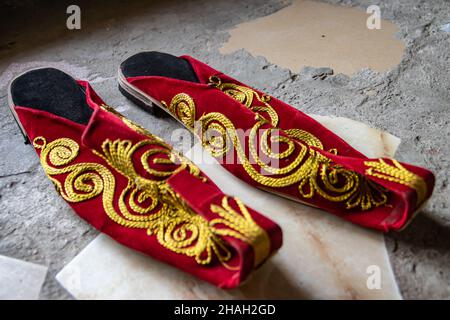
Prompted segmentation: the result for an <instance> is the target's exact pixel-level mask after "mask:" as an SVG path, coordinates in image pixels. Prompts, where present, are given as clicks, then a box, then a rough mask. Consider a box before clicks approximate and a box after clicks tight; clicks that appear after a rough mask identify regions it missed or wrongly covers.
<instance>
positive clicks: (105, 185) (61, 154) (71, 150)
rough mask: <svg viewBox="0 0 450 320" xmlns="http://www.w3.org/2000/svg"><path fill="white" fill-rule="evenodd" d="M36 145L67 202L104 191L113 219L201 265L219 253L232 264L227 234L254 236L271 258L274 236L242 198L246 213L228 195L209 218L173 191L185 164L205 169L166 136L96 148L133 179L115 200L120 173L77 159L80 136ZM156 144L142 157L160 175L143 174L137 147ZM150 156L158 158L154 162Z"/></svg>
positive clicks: (105, 204)
mask: <svg viewBox="0 0 450 320" xmlns="http://www.w3.org/2000/svg"><path fill="white" fill-rule="evenodd" d="M33 145H34V147H35V148H36V149H40V150H41V153H40V160H41V164H42V167H43V168H44V171H45V173H46V174H47V176H48V177H49V178H50V180H51V181H52V182H53V183H54V184H55V187H56V189H57V191H58V192H59V193H60V194H61V196H62V197H63V198H64V199H65V200H66V201H68V202H72V203H77V202H82V201H86V200H89V199H92V198H95V197H97V196H99V195H101V196H102V203H103V208H104V210H105V212H106V214H107V215H108V217H109V218H110V219H111V220H113V221H114V222H116V223H117V224H119V225H122V226H124V227H129V228H140V229H146V230H147V233H148V235H155V236H156V238H157V240H158V242H159V243H160V244H161V245H162V246H164V247H165V248H167V249H169V250H171V251H173V252H176V253H179V254H184V255H187V256H189V257H194V258H195V260H196V262H197V263H199V264H201V265H207V264H209V263H211V261H212V259H213V256H216V257H217V259H218V260H219V262H220V263H222V264H223V265H224V266H226V267H228V268H230V267H229V266H228V265H227V264H226V262H227V261H229V260H230V259H231V257H232V252H231V251H230V248H229V247H228V246H227V245H226V243H225V242H224V241H223V240H222V239H221V238H220V237H221V236H222V235H228V236H231V237H236V238H237V239H240V240H242V241H245V242H247V241H250V242H247V243H249V244H250V245H252V246H253V248H254V250H255V255H257V254H260V255H257V257H258V259H265V258H267V256H268V254H269V251H267V250H266V249H265V248H267V247H268V246H270V241H269V239H268V237H267V238H264V235H265V231H264V230H263V229H262V228H260V227H259V226H258V225H256V224H255V222H254V221H253V220H252V219H251V217H250V216H249V214H248V211H247V209H246V208H245V207H244V206H243V204H242V203H241V202H240V201H239V200H235V201H236V203H237V204H238V206H239V209H240V211H241V214H242V215H241V214H239V213H238V212H236V211H233V210H231V211H230V210H229V209H230V208H229V207H227V204H228V202H227V200H225V199H224V200H223V201H222V206H223V207H224V208H223V210H225V211H226V212H227V214H226V215H224V211H223V210H221V209H218V207H217V206H214V207H213V206H212V207H211V210H212V211H213V212H217V213H218V215H219V216H220V218H216V219H213V220H211V221H208V220H206V219H205V218H203V217H202V216H200V215H198V214H196V213H195V212H194V211H193V210H192V209H191V208H190V207H189V206H188V205H187V204H186V203H185V202H184V201H183V200H182V199H181V198H180V197H179V196H178V195H177V194H176V193H175V192H174V191H173V190H172V188H171V187H170V186H169V185H168V184H167V182H166V180H164V179H163V178H166V177H168V176H170V175H172V174H174V173H176V172H178V170H183V169H187V170H189V171H190V172H191V174H193V175H196V176H199V174H200V171H199V169H198V168H197V167H195V166H191V165H190V163H189V162H188V161H184V158H183V157H182V156H180V155H178V154H176V153H174V152H173V150H172V149H171V148H170V147H169V146H168V145H166V144H165V143H164V142H162V141H161V140H160V139H156V138H155V139H147V140H142V141H140V142H138V143H136V144H132V143H131V141H127V140H115V141H110V140H106V141H105V142H104V143H103V145H102V152H101V153H99V152H96V151H94V153H95V154H97V155H98V156H100V157H101V158H103V159H104V160H105V161H106V162H107V163H108V164H109V165H110V166H111V167H113V168H114V169H115V170H117V171H118V172H119V173H120V174H121V175H123V176H124V177H126V178H127V179H128V184H127V186H126V187H125V189H124V190H123V191H122V192H121V194H120V196H119V198H118V200H115V199H114V195H115V192H116V181H115V177H114V175H113V174H112V173H111V171H110V170H109V169H108V168H107V167H106V166H104V165H102V164H99V163H88V162H85V163H76V164H71V163H72V162H73V161H74V160H75V158H76V157H77V156H78V154H79V145H78V144H77V143H76V142H75V141H74V140H72V139H69V138H61V139H57V140H54V141H52V142H47V141H46V139H45V138H44V137H37V138H35V139H34V141H33ZM150 145H152V146H154V147H156V148H154V149H149V150H146V151H145V152H144V153H142V155H141V156H140V158H141V164H142V165H143V167H144V168H145V170H146V171H147V173H148V174H149V175H150V176H153V177H155V179H151V178H146V177H142V176H140V175H139V174H138V173H137V172H136V170H135V167H134V165H133V155H134V154H135V152H136V151H137V150H138V149H141V148H143V147H145V146H150ZM180 157H181V158H180ZM150 158H152V159H153V160H152V161H149V160H150ZM175 160H177V161H175ZM151 163H154V164H168V165H172V166H174V165H175V163H178V167H177V168H176V169H173V170H164V171H162V170H160V169H156V168H151ZM62 174H63V175H66V177H65V180H64V182H63V183H61V182H59V181H58V180H57V179H56V178H54V176H57V175H62ZM115 201H117V203H116V204H115ZM116 206H117V207H118V209H119V212H117V210H116ZM219 225H220V226H221V227H219ZM261 239H263V240H264V241H261ZM267 241H269V242H267ZM261 252H262V253H261ZM258 261H260V260H258ZM256 262H257V261H256V260H255V265H256Z"/></svg>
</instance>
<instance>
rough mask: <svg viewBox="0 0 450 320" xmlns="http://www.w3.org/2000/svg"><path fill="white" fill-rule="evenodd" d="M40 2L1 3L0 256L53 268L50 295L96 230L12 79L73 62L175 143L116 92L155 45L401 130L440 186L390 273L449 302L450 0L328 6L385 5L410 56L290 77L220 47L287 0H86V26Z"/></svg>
mask: <svg viewBox="0 0 450 320" xmlns="http://www.w3.org/2000/svg"><path fill="white" fill-rule="evenodd" d="M37 2H38V1H31V0H29V1H3V2H2V4H1V5H0V15H1V17H0V27H1V30H2V31H1V34H0V71H1V72H2V73H1V75H0V136H1V141H0V153H1V155H2V157H1V159H0V254H3V255H7V256H12V257H15V258H19V259H24V260H27V261H30V262H36V263H39V264H44V265H49V268H50V269H49V270H50V271H49V274H48V277H47V281H46V283H45V285H44V288H43V290H42V292H41V298H43V299H48V298H56V299H65V298H70V295H69V294H68V293H67V292H65V290H64V289H62V288H61V287H60V286H59V284H58V283H57V282H56V280H54V276H55V274H56V273H57V272H58V271H59V270H60V269H61V268H62V267H63V266H64V265H65V264H66V263H67V262H69V261H70V260H71V259H72V258H73V257H74V256H75V255H76V254H77V253H78V252H79V251H80V250H81V248H83V247H84V246H85V245H86V244H88V243H89V242H90V241H91V240H92V239H93V238H94V237H95V236H96V234H97V232H96V231H95V230H93V229H92V228H91V227H90V226H88V225H87V224H85V223H84V222H82V221H81V220H80V219H77V218H76V217H75V216H74V215H73V212H72V211H71V209H69V207H68V206H67V205H66V204H65V203H64V201H63V200H62V199H61V198H60V197H59V196H57V194H56V193H55V192H54V191H53V187H52V185H51V183H50V182H49V181H48V179H46V178H45V176H44V174H43V171H42V169H41V168H40V166H39V162H38V158H37V157H36V156H35V154H34V151H33V149H32V148H31V147H30V146H26V145H24V144H23V143H22V139H21V136H20V134H19V131H18V128H17V127H16V125H15V123H14V122H13V118H12V117H11V116H10V114H9V111H8V109H7V97H6V87H7V84H8V82H9V81H10V80H11V78H12V77H13V75H14V74H16V73H17V72H20V71H22V70H24V69H27V68H30V67H34V66H39V65H45V64H51V65H54V66H57V67H61V68H64V69H66V70H67V71H69V72H71V73H73V74H75V75H76V76H78V77H82V78H84V79H88V80H90V81H92V82H93V86H94V88H95V89H96V90H97V92H98V93H99V94H100V95H101V96H102V97H103V98H104V99H105V100H106V101H107V102H108V103H109V104H111V105H112V106H115V107H118V108H119V110H120V111H122V112H123V113H125V114H126V115H127V116H129V117H130V118H132V119H135V120H139V121H140V122H141V123H142V124H144V125H145V126H146V127H148V128H150V129H151V130H152V131H153V132H154V133H156V134H158V135H160V136H162V137H163V138H166V139H169V138H170V133H171V130H172V129H174V128H176V127H178V125H177V124H176V123H175V122H174V121H169V120H166V121H162V120H159V119H156V118H153V117H151V116H149V115H147V114H144V113H143V112H142V111H140V110H139V109H137V108H135V107H133V106H132V104H131V103H129V102H128V101H126V100H125V98H123V97H122V96H121V95H120V94H119V92H118V90H117V89H116V79H115V72H116V68H117V66H118V64H119V62H120V61H121V60H122V59H124V58H125V57H127V56H128V55H130V54H132V53H135V52H138V51H141V50H148V49H151V50H159V51H166V52H170V53H172V54H190V55H193V56H195V57H197V58H199V59H200V60H203V61H206V62H207V63H209V64H211V65H212V66H214V67H216V68H218V69H221V70H223V71H225V72H227V73H230V74H232V75H233V76H235V77H236V78H238V79H241V80H243V81H244V82H247V83H248V84H251V85H254V86H256V87H258V88H260V89H263V90H266V91H267V92H268V93H270V94H272V95H274V96H277V97H279V98H281V99H282V100H284V101H286V102H288V103H291V104H292V105H294V106H296V107H299V108H301V109H302V110H303V111H306V112H310V113H316V114H323V115H339V116H345V117H349V118H353V119H355V120H359V121H363V122H366V123H369V124H370V125H372V126H374V127H377V128H380V129H383V130H386V131H388V132H390V133H392V134H394V135H396V136H398V137H400V138H401V139H402V144H401V146H400V149H399V151H398V154H397V158H398V159H399V160H401V161H406V162H411V163H414V164H417V165H423V166H425V167H428V168H430V169H432V170H433V171H434V172H435V174H436V176H437V183H436V189H435V194H434V196H433V198H432V199H431V201H430V202H429V203H428V205H427V206H426V208H425V210H424V211H423V213H422V214H421V215H420V216H419V217H418V218H417V219H416V220H415V221H414V222H413V223H412V224H411V225H410V227H409V228H408V229H407V230H405V231H404V232H401V233H397V234H389V235H387V236H386V239H387V245H388V251H389V254H390V258H391V261H392V264H393V268H394V271H395V274H396V276H397V279H398V283H399V286H400V289H401V292H402V294H403V296H404V297H405V298H447V299H448V298H450V190H449V185H448V184H449V169H450V168H449V166H450V165H449V164H450V144H449V143H448V140H449V138H450V124H449V121H450V117H449V115H450V112H449V108H450V60H449V57H450V34H449V33H446V32H444V31H442V30H440V28H441V26H442V25H443V24H445V23H448V22H450V8H449V2H448V1H445V0H440V1H439V0H435V1H425V0H423V1H419V0H415V1H406V0H404V1H399V0H393V1H379V0H372V1H351V0H348V1H329V2H333V3H340V4H342V5H351V6H360V7H361V8H363V9H364V8H366V7H367V6H368V5H370V4H379V5H380V7H381V9H382V15H383V18H385V19H388V20H391V21H393V22H395V23H396V24H398V25H399V26H400V32H399V35H398V36H399V37H400V38H402V39H404V41H405V42H406V51H405V54H404V57H403V59H402V61H401V63H400V64H399V65H398V66H397V67H395V68H394V69H393V70H391V71H390V72H387V73H384V74H377V73H374V72H372V71H370V70H362V71H360V72H359V73H357V74H355V75H354V76H353V77H348V76H344V75H339V74H338V75H334V76H329V77H327V78H326V79H324V80H314V79H313V78H312V75H314V73H317V71H316V70H315V69H311V68H308V69H305V70H303V71H302V72H299V73H297V72H294V71H292V72H291V71H288V70H286V69H282V68H279V67H277V66H276V65H273V64H270V63H269V62H267V61H266V60H265V59H263V58H255V57H253V56H251V55H249V54H248V53H246V52H244V51H243V50H241V51H238V52H235V53H233V54H229V55H221V54H220V53H219V48H220V47H221V45H222V43H223V42H224V41H226V39H227V37H228V33H227V32H226V29H229V28H230V27H233V26H235V25H236V24H238V23H241V22H244V21H248V20H251V19H254V18H256V17H261V16H265V15H268V14H270V13H273V12H275V11H276V10H278V9H280V8H282V7H284V6H286V5H288V4H289V1H281V0H272V1H263V0H261V1H245V2H244V1H236V0H234V1H233V0H231V1H230V0H228V1H219V0H216V1H206V0H203V1H175V0H172V1H160V2H159V1H151V2H150V1H148V2H150V3H146V4H145V3H140V2H131V1H130V2H128V1H127V2H126V3H127V4H126V6H124V5H123V3H124V2H120V3H121V4H119V3H118V4H114V3H112V2H111V1H96V3H95V4H93V3H92V2H91V3H89V2H88V1H86V3H85V4H82V5H81V7H82V29H81V30H80V31H69V30H67V29H66V27H65V20H66V17H67V16H66V14H65V9H66V5H64V4H63V3H62V2H63V1H61V2H60V3H59V4H58V5H50V6H44V4H45V1H39V3H40V5H37V4H36V3H37ZM142 2H144V1H142ZM106 4H107V5H106ZM26 5H29V6H28V7H27V6H26ZM261 37H262V38H263V37H264V35H261Z"/></svg>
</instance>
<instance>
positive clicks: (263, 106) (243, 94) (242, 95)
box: [209, 76, 278, 127]
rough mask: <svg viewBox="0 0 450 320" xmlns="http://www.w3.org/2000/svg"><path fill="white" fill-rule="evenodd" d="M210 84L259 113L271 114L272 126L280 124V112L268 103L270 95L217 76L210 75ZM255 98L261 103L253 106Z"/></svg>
mask: <svg viewBox="0 0 450 320" xmlns="http://www.w3.org/2000/svg"><path fill="white" fill-rule="evenodd" d="M209 84H210V85H212V86H213V87H215V88H217V89H219V90H221V91H223V92H224V93H225V94H227V95H229V96H230V97H232V98H233V99H235V100H237V101H238V102H240V103H242V104H243V105H245V106H246V107H247V108H249V109H250V110H252V111H253V112H256V113H259V114H261V112H265V113H267V115H268V116H269V117H268V119H267V120H269V121H270V123H271V124H272V126H273V127H276V126H277V125H278V113H277V112H276V111H275V110H274V108H273V107H272V106H271V105H270V104H269V103H268V102H269V101H270V96H268V95H262V96H260V95H259V94H258V92H256V91H255V90H252V89H250V88H247V87H244V86H240V85H237V84H234V83H223V82H222V80H221V79H220V78H219V77H217V76H211V77H209ZM255 99H256V101H258V102H260V105H257V106H252V104H253V102H254V100H255Z"/></svg>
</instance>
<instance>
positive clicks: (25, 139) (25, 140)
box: [8, 85, 31, 144]
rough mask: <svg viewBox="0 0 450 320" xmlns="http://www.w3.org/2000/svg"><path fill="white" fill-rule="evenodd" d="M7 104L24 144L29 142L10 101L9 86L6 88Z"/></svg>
mask: <svg viewBox="0 0 450 320" xmlns="http://www.w3.org/2000/svg"><path fill="white" fill-rule="evenodd" d="M10 86H11V85H10ZM8 104H9V111H10V112H11V115H12V116H13V119H14V121H15V122H16V124H17V126H18V127H19V131H20V133H21V134H22V137H23V142H24V143H25V144H31V143H30V139H28V136H27V134H26V133H25V130H24V129H23V127H22V124H21V123H20V121H19V119H18V115H17V113H16V111H15V110H14V103H13V102H12V98H11V88H8Z"/></svg>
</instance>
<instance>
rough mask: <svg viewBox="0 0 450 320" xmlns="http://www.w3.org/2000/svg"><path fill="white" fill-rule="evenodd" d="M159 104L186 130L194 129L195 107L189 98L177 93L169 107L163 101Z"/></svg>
mask: <svg viewBox="0 0 450 320" xmlns="http://www.w3.org/2000/svg"><path fill="white" fill-rule="evenodd" d="M161 104H162V105H163V106H164V107H165V108H166V109H167V110H168V111H169V112H170V113H171V114H173V115H174V116H175V117H176V118H177V119H178V120H180V121H181V122H182V123H183V124H184V125H186V126H187V127H188V128H193V127H194V121H195V105H194V100H192V98H191V97H190V96H188V95H187V94H185V93H179V94H177V95H176V96H174V97H173V98H172V101H171V102H170V104H169V105H167V103H166V102H164V101H161Z"/></svg>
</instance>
